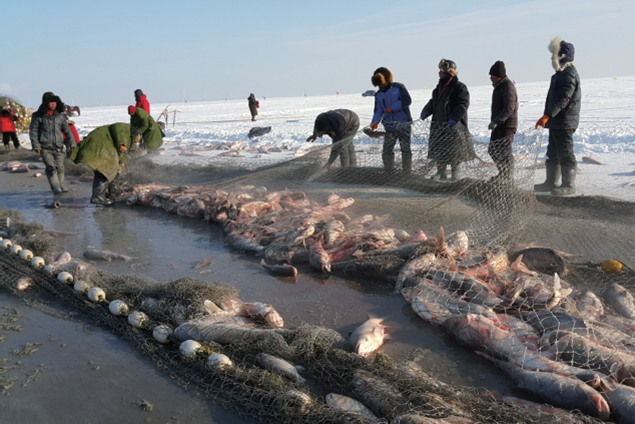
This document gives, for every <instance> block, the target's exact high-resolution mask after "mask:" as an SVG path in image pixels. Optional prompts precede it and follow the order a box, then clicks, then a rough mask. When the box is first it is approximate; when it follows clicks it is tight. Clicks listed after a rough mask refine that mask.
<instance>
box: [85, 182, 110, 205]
mask: <svg viewBox="0 0 635 424" xmlns="http://www.w3.org/2000/svg"><path fill="white" fill-rule="evenodd" d="M107 190H108V185H107V184H99V185H98V186H97V187H95V188H93V196H92V197H91V198H90V203H94V204H96V205H104V206H112V204H113V201H112V200H110V199H109V198H107V197H106V191H107Z"/></svg>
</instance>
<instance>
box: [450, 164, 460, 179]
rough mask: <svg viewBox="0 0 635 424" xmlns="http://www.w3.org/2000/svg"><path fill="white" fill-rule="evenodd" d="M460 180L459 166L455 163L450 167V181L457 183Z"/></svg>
mask: <svg viewBox="0 0 635 424" xmlns="http://www.w3.org/2000/svg"><path fill="white" fill-rule="evenodd" d="M460 179H461V164H460V163H457V164H454V165H452V181H459V180H460Z"/></svg>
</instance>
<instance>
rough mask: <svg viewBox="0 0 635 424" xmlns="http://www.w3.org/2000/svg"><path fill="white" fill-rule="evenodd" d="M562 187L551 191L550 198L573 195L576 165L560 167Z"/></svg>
mask: <svg viewBox="0 0 635 424" xmlns="http://www.w3.org/2000/svg"><path fill="white" fill-rule="evenodd" d="M561 168H562V185H561V186H560V187H556V188H554V189H553V190H551V195H552V196H568V195H570V194H575V176H576V168H577V164H573V165H566V166H564V165H563V166H562V167H561Z"/></svg>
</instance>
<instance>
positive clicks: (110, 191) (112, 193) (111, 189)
mask: <svg viewBox="0 0 635 424" xmlns="http://www.w3.org/2000/svg"><path fill="white" fill-rule="evenodd" d="M116 196H117V185H116V184H115V182H114V181H110V182H109V183H108V188H107V189H106V197H108V198H109V199H110V200H113V199H114V198H115V197H116Z"/></svg>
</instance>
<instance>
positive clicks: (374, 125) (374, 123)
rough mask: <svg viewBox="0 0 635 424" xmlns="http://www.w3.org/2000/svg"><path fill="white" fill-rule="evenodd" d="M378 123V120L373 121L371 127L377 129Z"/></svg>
mask: <svg viewBox="0 0 635 424" xmlns="http://www.w3.org/2000/svg"><path fill="white" fill-rule="evenodd" d="M377 125H378V124H377V122H371V123H370V129H371V130H373V131H375V130H376V129H377Z"/></svg>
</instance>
